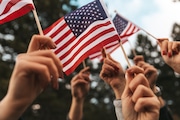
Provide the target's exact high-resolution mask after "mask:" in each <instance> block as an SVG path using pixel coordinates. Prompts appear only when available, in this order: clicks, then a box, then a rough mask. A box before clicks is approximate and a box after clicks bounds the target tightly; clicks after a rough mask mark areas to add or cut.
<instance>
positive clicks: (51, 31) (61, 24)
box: [46, 19, 65, 36]
mask: <svg viewBox="0 0 180 120" xmlns="http://www.w3.org/2000/svg"><path fill="white" fill-rule="evenodd" d="M64 24H65V21H64V19H63V20H62V21H60V22H59V23H58V24H57V25H56V26H55V27H53V29H51V30H50V31H49V32H48V33H46V36H51V35H52V34H53V33H54V32H55V31H57V30H58V29H59V28H60V27H61V26H63V25H64Z"/></svg>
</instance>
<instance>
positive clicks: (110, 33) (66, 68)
mask: <svg viewBox="0 0 180 120" xmlns="http://www.w3.org/2000/svg"><path fill="white" fill-rule="evenodd" d="M114 35H117V33H116V32H115V31H112V32H109V33H107V34H105V35H103V36H101V37H100V38H98V39H96V40H95V41H94V42H92V43H91V44H89V45H88V46H86V47H85V48H84V49H82V50H81V51H80V52H79V53H78V55H76V56H75V58H74V59H73V60H72V61H71V62H70V63H69V64H68V65H67V66H64V68H63V70H64V71H67V70H68V69H70V68H71V67H72V66H73V65H74V64H75V63H76V61H78V60H79V58H80V57H81V56H82V55H83V54H85V53H86V52H87V51H89V50H91V49H92V48H93V47H94V46H96V45H97V44H99V43H101V42H102V41H104V40H105V39H107V38H109V37H110V36H114Z"/></svg>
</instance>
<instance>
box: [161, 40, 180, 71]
mask: <svg viewBox="0 0 180 120" xmlns="http://www.w3.org/2000/svg"><path fill="white" fill-rule="evenodd" d="M158 44H159V46H160V48H161V55H162V57H163V59H164V61H165V62H166V63H167V64H168V65H169V66H170V67H171V68H172V69H174V71H175V72H177V73H180V61H179V60H180V52H179V51H180V42H178V41H172V42H171V41H169V40H168V39H158Z"/></svg>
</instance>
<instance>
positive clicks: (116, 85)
mask: <svg viewBox="0 0 180 120" xmlns="http://www.w3.org/2000/svg"><path fill="white" fill-rule="evenodd" d="M100 78H101V79H102V80H104V81H105V82H106V83H107V84H109V85H110V86H111V87H112V89H113V90H114V92H115V96H116V99H121V95H122V92H123V90H124V86H125V73H124V71H123V68H122V66H121V65H120V63H118V62H117V61H115V60H114V59H113V58H112V57H111V56H110V55H109V54H108V55H106V58H104V63H103V66H102V70H101V72H100Z"/></svg>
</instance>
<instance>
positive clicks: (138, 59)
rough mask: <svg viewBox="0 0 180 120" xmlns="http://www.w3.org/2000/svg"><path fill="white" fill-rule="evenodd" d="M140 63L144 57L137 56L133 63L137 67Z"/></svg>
mask: <svg viewBox="0 0 180 120" xmlns="http://www.w3.org/2000/svg"><path fill="white" fill-rule="evenodd" d="M140 61H144V57H143V56H142V55H137V56H135V57H134V63H135V64H136V65H137V64H138V63H139V62H140Z"/></svg>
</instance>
